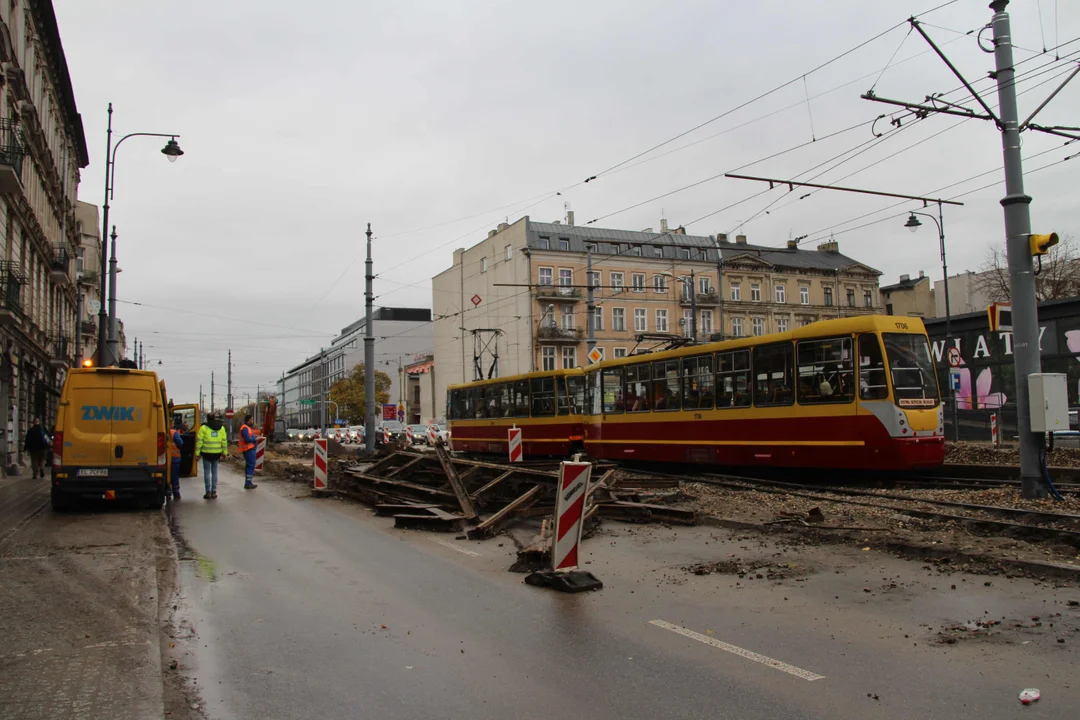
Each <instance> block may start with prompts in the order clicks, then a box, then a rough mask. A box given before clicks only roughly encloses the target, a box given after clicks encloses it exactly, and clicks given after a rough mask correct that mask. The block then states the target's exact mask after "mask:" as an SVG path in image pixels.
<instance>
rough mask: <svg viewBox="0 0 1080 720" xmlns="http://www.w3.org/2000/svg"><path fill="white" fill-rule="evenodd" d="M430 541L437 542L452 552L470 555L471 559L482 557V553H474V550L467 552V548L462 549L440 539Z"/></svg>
mask: <svg viewBox="0 0 1080 720" xmlns="http://www.w3.org/2000/svg"><path fill="white" fill-rule="evenodd" d="M429 540H431V541H432V542H437V543H439V544H440V545H442V546H443V547H448V548H450V549H451V550H457V551H458V552H459V553H461V554H462V555H468V556H469V557H480V553H478V552H473V551H472V550H466V549H465V548H460V547H458V546H457V545H455V544H454V543H450V542H446V541H445V540H440V539H439V538H429Z"/></svg>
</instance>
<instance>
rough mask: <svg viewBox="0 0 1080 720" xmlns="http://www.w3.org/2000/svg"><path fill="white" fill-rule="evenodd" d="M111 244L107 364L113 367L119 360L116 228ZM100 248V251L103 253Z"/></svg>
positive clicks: (113, 230) (114, 227)
mask: <svg viewBox="0 0 1080 720" xmlns="http://www.w3.org/2000/svg"><path fill="white" fill-rule="evenodd" d="M109 238H110V239H111V240H112V244H111V246H110V248H109V316H108V322H109V349H108V352H107V354H108V356H109V364H110V365H115V364H116V363H117V362H118V361H119V360H120V338H119V337H118V335H119V333H118V328H117V320H116V226H115V225H113V227H112V233H111V234H110V235H109ZM104 249H105V248H104V247H102V251H104Z"/></svg>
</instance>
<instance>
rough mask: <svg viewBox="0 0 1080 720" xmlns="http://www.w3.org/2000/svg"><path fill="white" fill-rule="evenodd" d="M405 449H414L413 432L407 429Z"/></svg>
mask: <svg viewBox="0 0 1080 720" xmlns="http://www.w3.org/2000/svg"><path fill="white" fill-rule="evenodd" d="M405 447H412V430H410V429H409V428H405Z"/></svg>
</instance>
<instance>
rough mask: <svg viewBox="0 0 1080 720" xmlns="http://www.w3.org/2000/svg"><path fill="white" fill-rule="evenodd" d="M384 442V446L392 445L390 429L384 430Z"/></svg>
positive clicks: (385, 428)
mask: <svg viewBox="0 0 1080 720" xmlns="http://www.w3.org/2000/svg"><path fill="white" fill-rule="evenodd" d="M382 441H383V445H389V444H390V428H388V427H384V428H383V429H382Z"/></svg>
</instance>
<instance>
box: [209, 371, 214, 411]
mask: <svg viewBox="0 0 1080 720" xmlns="http://www.w3.org/2000/svg"><path fill="white" fill-rule="evenodd" d="M210 412H214V371H213V370H211V371H210Z"/></svg>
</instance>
